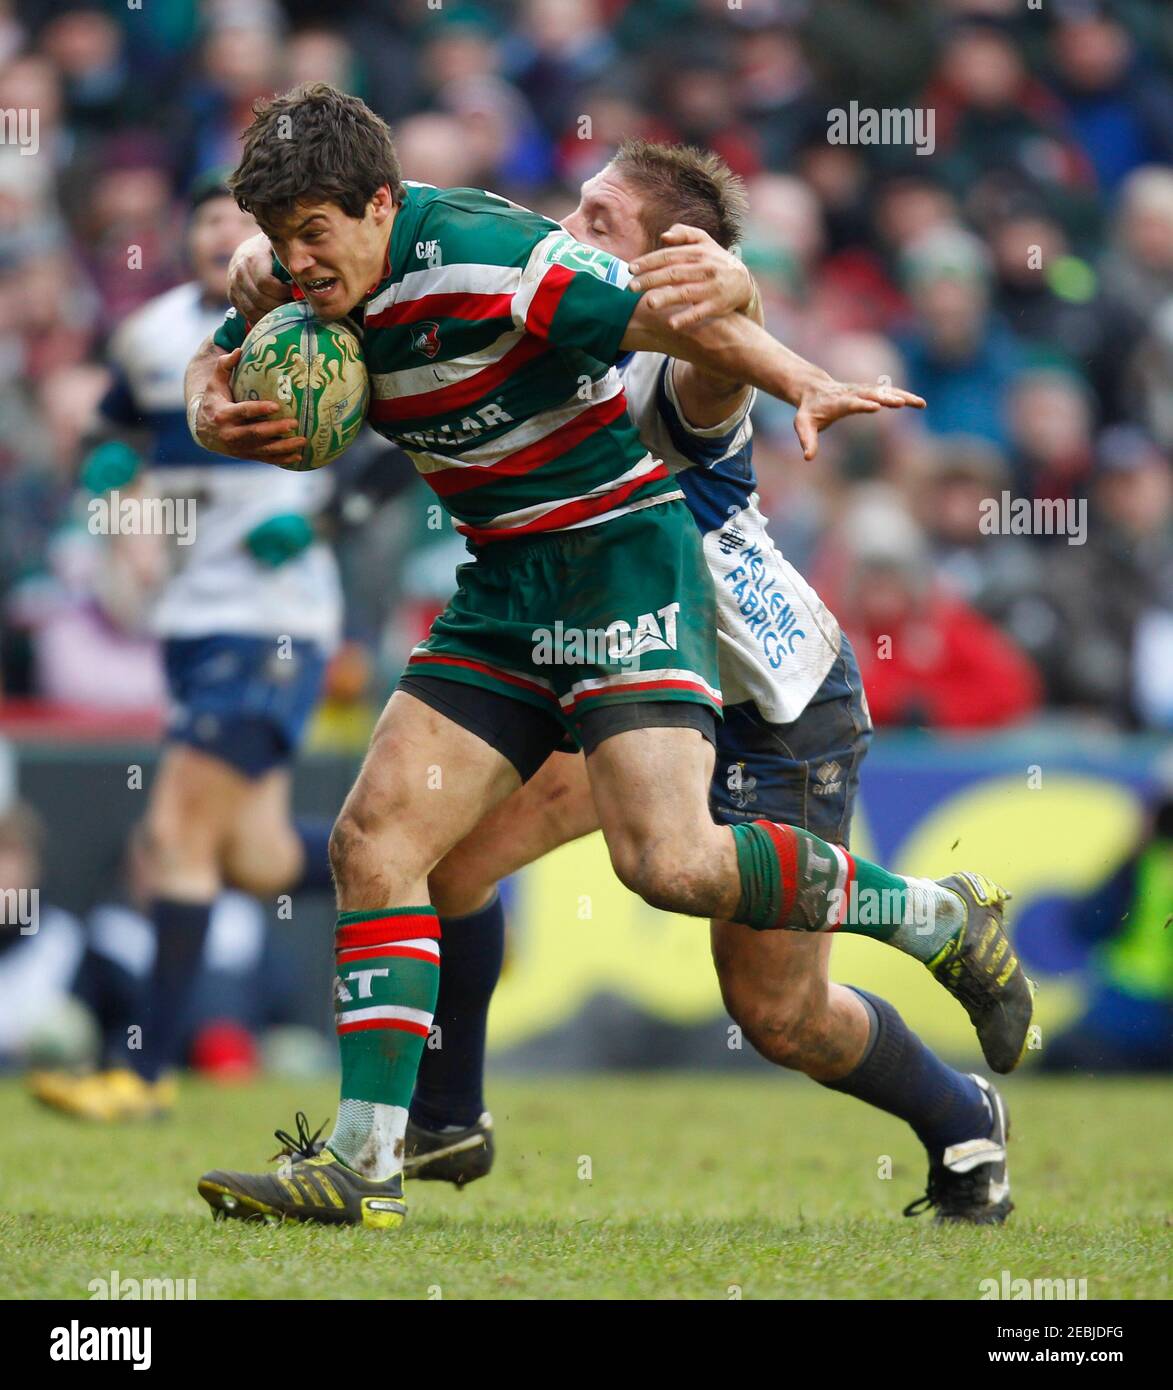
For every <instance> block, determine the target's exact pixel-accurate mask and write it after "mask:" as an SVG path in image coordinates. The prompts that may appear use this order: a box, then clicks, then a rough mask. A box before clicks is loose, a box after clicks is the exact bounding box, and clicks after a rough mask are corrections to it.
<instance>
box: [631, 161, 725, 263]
mask: <svg viewBox="0 0 1173 1390" xmlns="http://www.w3.org/2000/svg"><path fill="white" fill-rule="evenodd" d="M611 167H612V169H614V170H615V172H616V173H617V174H618V175H619V176H620V178H622V179H623V180H624V182H625V183H629V184H631V185H632V186H634V187H636V188H638V189H639V190H640V191H641V192H642V193H643V194H644V195H645V198H644V203H643V215H642V217H641V218H640V221H641V222H642V223H643V226H644V230H645V231H646V232H647V234H648V236H649V237H650V238H651V239H652V242H653V244H654V243H656V242H658V241H659V240H660V234H661V233H662V232H666V231H667V230H668V228H669V227H671V226H672V224H673V223H674V222H683V223H686V224H687V225H688V226H690V227H699V228H700V229H701V231H702V232H708V234H709V235H710V236H711V237H712V238H713V240H714V241H715V242H717V243H718V245H720V246H723V247H725V249H726V250H728V249H729V248H730V247H731V246H734V245H736V243H737V242H739V241H740V240H741V231H742V226H743V225H744V223H745V214H746V212H747V210H748V208H749V200H748V198H747V197H746V193H745V181H744V180H743V179H742V178H740V177H739V176H738V175H737V174H735V173H734V172H733V170H732V169H730V167H729V166H728V164H726V163H725V161H724V160H723V159H721V158H720V157H719V156H718V155H715V154H713V152H712V151H711V150H699V149H697V148H696V147H695V146H694V145H658V144H653V143H652V142H651V141H650V140H635V139H633V140H625V141H624V142H623V144H622V145H620V147H619V152H618V153H617V154H616V156H615V158H614V159H613V160H612V161H611Z"/></svg>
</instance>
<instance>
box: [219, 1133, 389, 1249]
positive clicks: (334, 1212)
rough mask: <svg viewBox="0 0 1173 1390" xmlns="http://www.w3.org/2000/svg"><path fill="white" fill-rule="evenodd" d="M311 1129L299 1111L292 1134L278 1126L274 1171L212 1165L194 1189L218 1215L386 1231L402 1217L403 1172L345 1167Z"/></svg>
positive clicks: (246, 1219)
mask: <svg viewBox="0 0 1173 1390" xmlns="http://www.w3.org/2000/svg"><path fill="white" fill-rule="evenodd" d="M322 1128H324V1126H322V1127H320V1128H319V1129H318V1130H317V1131H316V1132H315V1133H314V1134H312V1135H311V1134H310V1132H309V1126H308V1125H307V1123H306V1118H305V1115H304V1114H303V1113H302V1111H300V1110H299V1111H298V1113H297V1138H296V1139H294V1138H293V1137H292V1136H291V1135H289V1134H286V1133H285V1131H284V1130H280V1129H279V1130H277V1131H276V1135H277V1138H278V1140H279V1141H280V1142H281V1145H282V1148H281V1150H280V1151H279V1152H278V1153H277V1154H275V1155H274V1157H275V1158H278V1159H280V1160H281V1166H280V1167H279V1168H278V1170H277V1172H275V1173H234V1172H228V1171H227V1170H224V1169H219V1168H217V1169H213V1170H212V1172H210V1173H205V1174H204V1176H203V1177H202V1178H201V1179H200V1181H199V1194H200V1196H201V1197H202V1198H203V1199H204V1201H205V1202H207V1204H208V1205H209V1206H210V1207H211V1208H212V1214H213V1216H215V1217H216V1219H217V1220H220V1219H223V1218H225V1217H229V1218H234V1219H236V1220H239V1221H268V1222H274V1223H275V1222H278V1221H317V1222H319V1223H320V1224H321V1225H323V1226H368V1227H370V1228H371V1229H373V1230H379V1231H385V1230H390V1229H391V1228H392V1227H396V1226H401V1225H402V1224H403V1222H404V1220H405V1218H406V1216H407V1204H406V1203H405V1202H404V1200H403V1174H402V1173H396V1174H395V1176H394V1177H391V1178H387V1179H385V1180H384V1181H382V1182H371V1181H370V1180H369V1179H367V1178H364V1177H362V1176H361V1175H360V1174H359V1173H356V1172H354V1171H353V1169H350V1168H347V1167H346V1165H345V1164H343V1163H340V1162H339V1161H338V1159H337V1158H335V1156H334V1155H333V1154H332V1153H331V1152H330V1150H329V1149H327V1148H326V1147H325V1146H324V1145H323V1144H322V1143H321V1141H320V1140H319V1139H318V1135H319V1134H321V1132H322Z"/></svg>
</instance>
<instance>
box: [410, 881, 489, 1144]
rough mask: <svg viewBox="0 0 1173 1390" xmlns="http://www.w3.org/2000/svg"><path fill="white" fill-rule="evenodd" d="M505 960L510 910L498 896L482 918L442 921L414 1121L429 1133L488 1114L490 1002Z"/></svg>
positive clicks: (479, 914) (472, 914)
mask: <svg viewBox="0 0 1173 1390" xmlns="http://www.w3.org/2000/svg"><path fill="white" fill-rule="evenodd" d="M504 955H505V909H504V907H502V905H501V898H500V895H499V894H494V895H493V901H492V902H491V903H489V905H488V906H487V907H483V908H482V909H481V910H480V912H470V913H469V914H468V916H467V917H441V918H440V995H439V998H438V999H437V1000H436V1013H435V1016H434V1019H433V1027H434V1028H438V1029H439V1030H440V1031H439V1042H440V1046H439V1047H433V1046H432V1042H431V1039H429V1041H428V1046H427V1047H425V1048H424V1055H423V1057H422V1059H421V1060H420V1069H419V1074H418V1076H417V1077H416V1082H415V1095H414V1096H413V1097H412V1101H411V1118H412V1119H413V1120H415V1122H416V1123H417V1124H420V1125H423V1126H424V1128H425V1129H443V1128H444V1126H445V1125H461V1126H465V1125H471V1124H475V1123H476V1121H477V1120H478V1119H479V1118H480V1115H481V1112H482V1111H483V1110H484V1108H485V1097H484V1086H485V1032H486V1030H487V1028H488V1023H489V1000H490V999H491V998H492V997H493V990H494V989H495V988H496V985H497V981H498V979H500V977H501V962H502V959H503V958H504Z"/></svg>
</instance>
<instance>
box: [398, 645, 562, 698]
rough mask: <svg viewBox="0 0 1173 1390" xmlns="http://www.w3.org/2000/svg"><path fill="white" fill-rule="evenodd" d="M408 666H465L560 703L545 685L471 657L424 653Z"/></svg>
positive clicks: (409, 662)
mask: <svg viewBox="0 0 1173 1390" xmlns="http://www.w3.org/2000/svg"><path fill="white" fill-rule="evenodd" d="M407 665H408V669H409V670H410V668H411V667H412V666H424V665H439V666H463V667H465V668H466V669H467V670H469V671H482V672H484V674H485V675H487V676H492V677H493V678H494V679H495V680H499V681H505V682H506V684H507V685H517V686H520V687H521V689H522V690H532V691H533V692H534V694H535V695H541V696H543V697H544V698H545V699H547V700H553V702H554V703H555V705H556V704H557V703H558V697H557V695H555V694H554V692H553V691H552V690H547V689H546V687H545V686H544V685H538V683H537V682H536V681H527V680H526V678H525V677H524V676H515V675H514V674H513V673H512V672H511V671H499V670H498V669H497V668H496V667H495V666H489V665H488V664H487V663H486V662H484V661H473V660H472V659H471V658H470V657H465V656H440V655H437V654H434V653H432V652H423V653H421V654H420V655H419V656H409V657H408V659H407Z"/></svg>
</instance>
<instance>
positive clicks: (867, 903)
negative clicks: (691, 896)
mask: <svg viewBox="0 0 1173 1390" xmlns="http://www.w3.org/2000/svg"><path fill="white" fill-rule="evenodd" d="M732 830H733V839H734V843H735V845H736V847H737V867H738V872H739V874H740V876H741V901H740V902H739V904H738V906H737V911H736V913H735V914H734V921H737V922H744V923H745V924H746V925H747V926H750V927H754V928H756V929H757V930H759V931H762V930H772V929H777V928H782V929H785V930H790V931H810V932H823V931H844V932H849V933H852V934H854V935H858V936H870V937H872V938H873V939H874V940H877V941H887V942H890V943H891V944H892V945H893V946H896V947H898V949H900V950H902V951H905V952H907V953H908V954H909V955H913V956H915V957H916V958H917V959H918V960H929V959H931V958H932V957H933V956H934V955H935V954H936V953H937V951H939V950H940V948H941V946H942V945H943V944H944V943H945V941H946V940H948V938H949V937H950V936H952V935H954V934H955V933H956V931H957V930H958V928H959V927H960V926H961V924H962V921H963V914H964V906H963V904H962V902H961V899H960V898H959V897H958V896H957V895H956V894H955V893H952V892H950V891H949V890H948V889H946V888H942V887H941V886H940V885H939V884H936V883H933V881H932V880H931V879H911V878H906V877H904V876H903V875H902V874H894V873H890V872H889V871H888V870H887V869H885V868H882V867H881V866H880V865H879V864H873V863H872V862H871V861H870V860H867V859H861V858H859V857H858V856H857V855H854V854H852V853H851V852H850V851H849V850H846V849H844V848H843V847H842V846H841V845H833V844H831V843H829V842H828V841H827V840H821V839H819V837H818V836H817V835H812V834H811V832H810V831H809V830H801V829H799V828H798V827H797V826H793V825H777V824H775V823H774V822H772V821H764V820H763V821H754V822H752V823H751V824H748V825H735V826H733V827H732Z"/></svg>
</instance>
